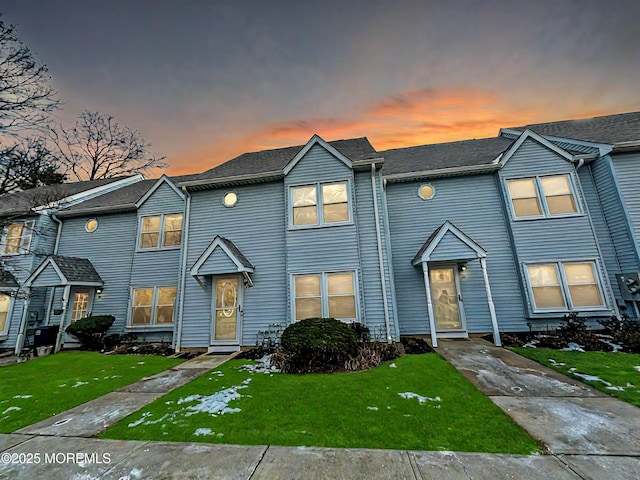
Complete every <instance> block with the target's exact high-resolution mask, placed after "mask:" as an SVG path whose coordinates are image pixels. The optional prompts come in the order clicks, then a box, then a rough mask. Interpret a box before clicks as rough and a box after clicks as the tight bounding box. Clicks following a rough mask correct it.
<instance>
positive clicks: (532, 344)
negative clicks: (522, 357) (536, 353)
mask: <svg viewBox="0 0 640 480" xmlns="http://www.w3.org/2000/svg"><path fill="white" fill-rule="evenodd" d="M539 343H540V340H538V339H537V338H534V339H533V340H531V341H530V342H527V343H525V344H524V345H523V347H524V348H538V347H537V345H538V344H539Z"/></svg>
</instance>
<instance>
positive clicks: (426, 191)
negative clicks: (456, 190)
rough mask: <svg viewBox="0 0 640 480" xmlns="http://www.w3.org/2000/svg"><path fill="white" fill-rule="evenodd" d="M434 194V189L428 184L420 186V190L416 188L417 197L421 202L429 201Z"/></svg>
mask: <svg viewBox="0 0 640 480" xmlns="http://www.w3.org/2000/svg"><path fill="white" fill-rule="evenodd" d="M435 194H436V190H435V188H433V186H431V185H430V184H428V183H427V184H425V185H420V188H418V196H419V197H420V198H421V199H422V200H429V199H431V198H433V196H434V195H435Z"/></svg>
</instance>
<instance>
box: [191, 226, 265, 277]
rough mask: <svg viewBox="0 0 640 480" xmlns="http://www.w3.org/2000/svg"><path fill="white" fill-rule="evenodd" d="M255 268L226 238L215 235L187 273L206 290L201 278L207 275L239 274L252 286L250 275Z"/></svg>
mask: <svg viewBox="0 0 640 480" xmlns="http://www.w3.org/2000/svg"><path fill="white" fill-rule="evenodd" d="M254 270H255V267H254V266H253V264H252V263H251V262H250V261H249V259H247V257H245V255H244V254H243V253H242V252H241V251H240V249H239V248H238V247H237V246H236V245H235V244H234V243H233V242H232V241H231V240H229V239H228V238H225V237H222V236H220V235H216V236H215V237H214V239H213V241H212V242H211V243H210V244H209V246H208V247H207V248H206V249H205V251H204V252H202V254H201V255H200V257H199V258H198V260H196V262H195V263H194V264H193V266H192V267H191V269H190V270H189V273H190V274H191V276H192V277H194V278H195V279H196V281H197V282H198V283H199V284H200V286H201V287H202V288H204V289H206V287H205V285H204V282H203V281H202V280H201V279H202V277H206V276H209V275H225V274H229V273H240V274H242V275H243V277H244V279H245V282H246V283H247V284H248V285H249V286H252V285H253V280H252V279H251V274H252V273H253V272H254Z"/></svg>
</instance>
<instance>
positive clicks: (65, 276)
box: [25, 255, 104, 287]
mask: <svg viewBox="0 0 640 480" xmlns="http://www.w3.org/2000/svg"><path fill="white" fill-rule="evenodd" d="M25 285H26V286H27V287H54V286H61V285H87V286H95V287H99V286H102V285H104V282H103V280H102V278H100V275H99V274H98V272H97V271H96V269H95V268H94V266H93V264H92V263H91V261H89V259H86V258H77V257H63V256H60V255H51V256H49V257H47V258H46V259H45V260H44V261H43V262H42V263H41V264H40V266H39V267H38V268H36V269H35V270H34V271H33V273H32V274H31V275H29V278H27V280H26V281H25Z"/></svg>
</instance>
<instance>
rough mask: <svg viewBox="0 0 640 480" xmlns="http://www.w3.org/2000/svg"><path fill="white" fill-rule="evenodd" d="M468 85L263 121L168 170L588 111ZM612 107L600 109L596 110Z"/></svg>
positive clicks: (443, 138) (416, 139)
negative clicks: (340, 112)
mask: <svg viewBox="0 0 640 480" xmlns="http://www.w3.org/2000/svg"><path fill="white" fill-rule="evenodd" d="M516 100H518V99H512V98H509V97H504V96H501V95H499V94H498V93H496V92H493V91H490V90H486V89H479V88H472V87H465V86H461V87H446V88H427V89H422V90H411V91H407V92H404V93H399V94H395V95H391V96H389V97H388V98H384V99H381V100H378V101H375V102H373V103H372V104H371V105H369V106H365V108H363V109H361V110H360V111H357V112H353V113H352V114H351V115H349V116H346V117H344V118H336V117H327V118H308V119H293V120H289V121H283V122H275V123H271V124H267V125H265V127H264V128H261V129H259V130H257V131H255V132H252V133H250V134H248V135H245V136H238V137H237V138H233V139H229V140H227V141H225V142H222V143H217V144H215V145H211V144H209V145H204V146H202V147H198V148H195V149H193V150H191V151H186V152H184V153H183V154H182V155H180V156H178V157H177V158H176V159H175V160H174V161H172V162H171V159H169V161H170V162H171V167H170V168H169V172H170V173H171V174H182V173H193V172H194V171H196V172H197V171H203V170H206V169H209V168H212V167H213V166H216V165H219V164H220V163H223V162H224V161H226V160H229V159H231V158H233V157H235V156H237V155H239V154H241V153H243V152H251V151H257V150H265V149H270V148H279V147H285V146H290V145H300V144H303V143H305V142H306V141H307V140H308V139H309V138H310V137H311V136H312V135H313V134H314V133H317V134H318V135H320V136H321V137H323V138H325V139H327V140H337V139H342V138H352V137H364V136H366V137H368V138H369V140H370V141H371V143H372V144H373V146H374V147H375V148H376V149H377V150H386V149H390V148H399V147H404V146H412V145H422V144H427V143H441V142H450V141H456V140H466V139H471V138H485V137H491V136H495V135H497V133H498V131H499V129H500V128H502V127H509V126H515V125H524V124H528V123H537V122H545V121H554V120H559V119H563V118H581V117H586V116H593V115H594V114H593V112H592V111H590V109H589V107H588V106H584V107H583V108H579V106H576V105H571V106H569V105H567V104H566V102H565V103H563V102H552V101H551V100H552V99H548V100H549V102H548V103H546V104H540V103H538V102H531V104H530V105H529V106H525V105H526V103H525V104H523V103H522V102H520V103H519V104H517V106H516ZM608 113H615V112H614V111H611V110H610V111H599V112H598V114H608Z"/></svg>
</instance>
